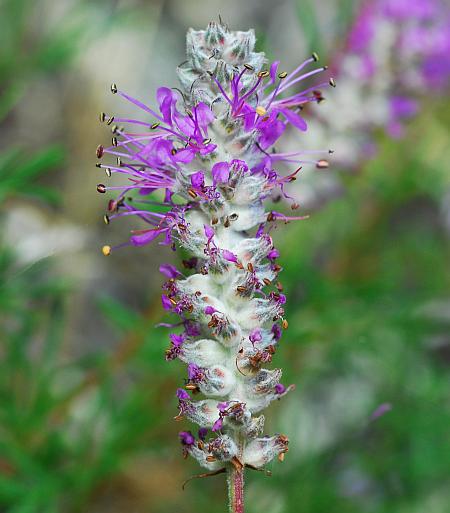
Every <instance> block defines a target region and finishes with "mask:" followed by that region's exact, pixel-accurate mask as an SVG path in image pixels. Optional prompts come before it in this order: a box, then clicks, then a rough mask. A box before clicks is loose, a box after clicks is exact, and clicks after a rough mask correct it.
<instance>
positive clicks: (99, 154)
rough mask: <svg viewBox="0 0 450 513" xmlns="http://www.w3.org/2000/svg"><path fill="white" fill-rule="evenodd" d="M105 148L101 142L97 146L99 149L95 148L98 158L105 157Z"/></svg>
mask: <svg viewBox="0 0 450 513" xmlns="http://www.w3.org/2000/svg"><path fill="white" fill-rule="evenodd" d="M104 149H105V148H103V146H102V145H101V144H99V145H98V146H97V149H96V150H95V154H96V155H97V158H98V159H101V158H102V157H103V151H104Z"/></svg>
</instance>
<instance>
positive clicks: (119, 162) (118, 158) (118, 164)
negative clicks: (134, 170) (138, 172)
mask: <svg viewBox="0 0 450 513" xmlns="http://www.w3.org/2000/svg"><path fill="white" fill-rule="evenodd" d="M117 167H122V159H121V158H120V157H117Z"/></svg>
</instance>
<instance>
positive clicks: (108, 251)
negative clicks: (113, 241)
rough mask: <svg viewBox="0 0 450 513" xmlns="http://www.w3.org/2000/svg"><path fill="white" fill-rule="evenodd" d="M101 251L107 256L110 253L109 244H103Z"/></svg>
mask: <svg viewBox="0 0 450 513" xmlns="http://www.w3.org/2000/svg"><path fill="white" fill-rule="evenodd" d="M102 253H103V254H104V255H105V256H109V255H110V254H111V246H103V247H102Z"/></svg>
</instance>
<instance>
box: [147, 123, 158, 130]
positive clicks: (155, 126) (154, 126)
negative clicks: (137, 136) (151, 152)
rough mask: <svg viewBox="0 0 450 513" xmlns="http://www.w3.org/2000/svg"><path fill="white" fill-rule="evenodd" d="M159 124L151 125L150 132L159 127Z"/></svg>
mask: <svg viewBox="0 0 450 513" xmlns="http://www.w3.org/2000/svg"><path fill="white" fill-rule="evenodd" d="M160 124H161V123H153V125H152V126H151V127H150V128H151V129H152V130H155V129H156V128H158V127H159V125H160Z"/></svg>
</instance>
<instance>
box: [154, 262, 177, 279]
mask: <svg viewBox="0 0 450 513" xmlns="http://www.w3.org/2000/svg"><path fill="white" fill-rule="evenodd" d="M159 272H160V273H162V274H164V276H167V278H176V277H177V276H179V275H180V274H181V273H180V272H179V271H178V270H177V268H176V267H174V266H173V265H170V264H162V265H160V266H159Z"/></svg>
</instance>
